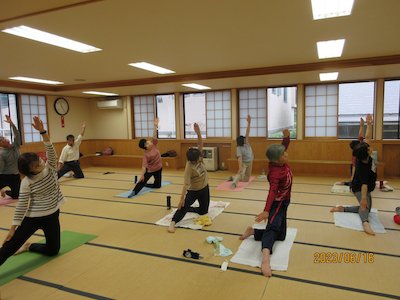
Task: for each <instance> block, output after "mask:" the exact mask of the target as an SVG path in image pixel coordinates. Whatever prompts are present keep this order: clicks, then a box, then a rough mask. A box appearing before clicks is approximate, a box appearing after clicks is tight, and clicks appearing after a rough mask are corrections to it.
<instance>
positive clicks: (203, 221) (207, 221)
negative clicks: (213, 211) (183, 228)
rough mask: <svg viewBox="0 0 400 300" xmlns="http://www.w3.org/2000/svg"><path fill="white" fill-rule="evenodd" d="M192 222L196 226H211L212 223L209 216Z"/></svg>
mask: <svg viewBox="0 0 400 300" xmlns="http://www.w3.org/2000/svg"><path fill="white" fill-rule="evenodd" d="M194 222H195V223H196V224H197V225H204V226H210V225H211V224H212V221H211V219H210V217H209V216H201V217H198V218H197V219H196V220H195V221H194Z"/></svg>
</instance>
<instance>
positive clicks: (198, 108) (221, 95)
mask: <svg viewBox="0 0 400 300" xmlns="http://www.w3.org/2000/svg"><path fill="white" fill-rule="evenodd" d="M183 100H184V106H185V138H196V137H197V135H196V133H195V132H194V131H193V123H198V124H199V126H200V131H201V135H202V137H230V136H231V134H232V132H231V93H230V91H216V92H207V93H193V94H184V95H183ZM206 108H207V113H206Z"/></svg>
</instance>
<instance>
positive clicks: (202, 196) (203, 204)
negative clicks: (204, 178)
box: [172, 185, 210, 223]
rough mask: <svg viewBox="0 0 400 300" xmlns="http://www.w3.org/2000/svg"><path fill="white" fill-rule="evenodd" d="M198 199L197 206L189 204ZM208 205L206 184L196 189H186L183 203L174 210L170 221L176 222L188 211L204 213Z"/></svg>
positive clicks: (208, 197) (208, 198) (208, 193)
mask: <svg viewBox="0 0 400 300" xmlns="http://www.w3.org/2000/svg"><path fill="white" fill-rule="evenodd" d="M196 200H198V201H199V207H192V206H191V205H192V204H193V203H194V202H195V201H196ZM209 206H210V189H209V188H208V185H207V186H205V187H204V188H202V189H201V190H198V191H190V190H189V191H187V193H186V196H185V205H184V206H183V207H181V209H178V210H177V211H176V212H175V215H174V216H173V218H172V221H173V222H175V223H178V222H179V221H180V220H182V219H183V217H184V216H185V215H186V213H188V212H194V213H197V214H199V215H205V214H206V213H208V207H209Z"/></svg>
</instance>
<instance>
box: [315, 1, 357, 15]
mask: <svg viewBox="0 0 400 300" xmlns="http://www.w3.org/2000/svg"><path fill="white" fill-rule="evenodd" d="M353 4H354V0H311V6H312V11H313V18H314V20H320V19H327V18H335V17H342V16H348V15H351V10H352V9H353Z"/></svg>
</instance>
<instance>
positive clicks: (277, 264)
mask: <svg viewBox="0 0 400 300" xmlns="http://www.w3.org/2000/svg"><path fill="white" fill-rule="evenodd" d="M262 229H265V224H264V227H263V228H262ZM296 234H297V228H287V231H286V239H285V240H284V241H277V242H275V243H274V247H273V248H272V255H271V257H270V265H271V269H272V270H276V271H287V269H288V265H289V253H290V249H291V248H292V245H293V242H294V239H295V237H296ZM261 251H262V249H261V241H256V240H254V236H253V235H252V236H250V237H248V238H247V239H245V240H243V242H242V243H241V244H240V246H239V249H238V251H237V252H236V253H235V255H234V256H233V257H232V258H231V262H234V263H237V264H241V265H247V266H251V267H259V268H260V267H261V262H262V252H261Z"/></svg>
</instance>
